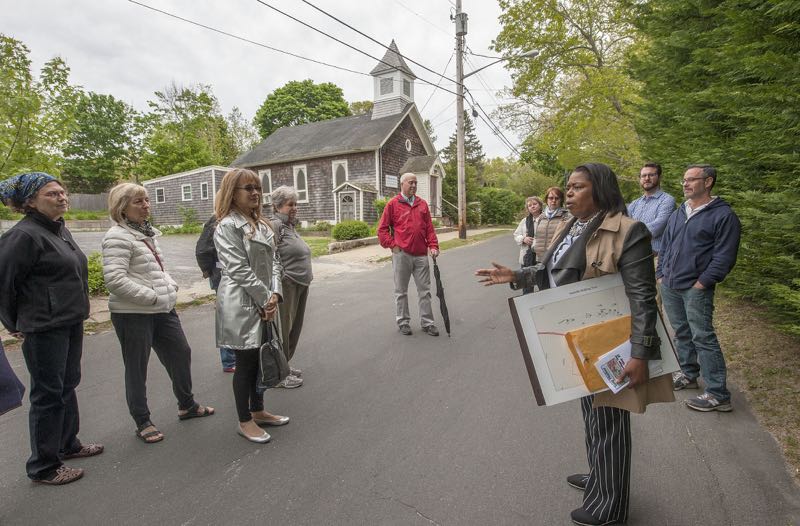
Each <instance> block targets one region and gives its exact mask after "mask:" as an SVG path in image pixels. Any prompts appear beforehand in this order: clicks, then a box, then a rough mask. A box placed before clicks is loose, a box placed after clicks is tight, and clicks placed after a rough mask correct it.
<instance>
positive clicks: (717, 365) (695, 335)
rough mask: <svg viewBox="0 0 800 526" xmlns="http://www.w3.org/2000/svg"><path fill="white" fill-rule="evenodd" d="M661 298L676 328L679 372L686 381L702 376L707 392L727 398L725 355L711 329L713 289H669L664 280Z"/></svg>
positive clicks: (728, 398)
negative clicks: (684, 376) (683, 375)
mask: <svg viewBox="0 0 800 526" xmlns="http://www.w3.org/2000/svg"><path fill="white" fill-rule="evenodd" d="M659 287H660V288H661V301H662V302H663V304H664V310H665V311H666V313H667V316H668V317H669V322H670V325H672V329H673V330H674V331H675V339H674V342H675V348H676V349H677V351H678V361H679V362H680V365H681V371H682V372H683V374H685V375H686V377H687V378H688V379H689V380H695V379H696V378H697V377H698V376H700V375H702V376H703V381H704V382H705V384H706V392H708V393H709V394H711V395H713V396H714V397H715V398H717V399H719V400H730V397H731V393H730V391H728V389H727V387H726V386H725V379H726V377H727V368H726V367H725V357H723V356H722V349H721V348H720V346H719V341H718V340H717V334H716V333H715V332H714V325H713V322H712V318H713V316H714V289H696V288H694V287H692V288H688V289H681V290H678V289H671V288H669V287H667V286H665V285H664V284H663V283H662V284H661V285H659Z"/></svg>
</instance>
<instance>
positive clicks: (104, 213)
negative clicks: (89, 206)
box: [64, 208, 108, 220]
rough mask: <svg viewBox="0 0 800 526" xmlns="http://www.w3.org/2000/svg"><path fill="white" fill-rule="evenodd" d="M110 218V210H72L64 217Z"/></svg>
mask: <svg viewBox="0 0 800 526" xmlns="http://www.w3.org/2000/svg"><path fill="white" fill-rule="evenodd" d="M106 218H108V210H80V209H77V208H76V209H75V210H70V211H69V212H67V213H66V214H64V219H78V220H97V219H106Z"/></svg>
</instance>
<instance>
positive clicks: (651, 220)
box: [628, 163, 675, 257]
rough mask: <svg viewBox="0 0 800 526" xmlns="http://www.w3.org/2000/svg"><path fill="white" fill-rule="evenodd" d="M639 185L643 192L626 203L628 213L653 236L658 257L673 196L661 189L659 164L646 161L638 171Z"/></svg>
mask: <svg viewBox="0 0 800 526" xmlns="http://www.w3.org/2000/svg"><path fill="white" fill-rule="evenodd" d="M639 186H641V187H642V190H643V191H644V193H643V194H642V197H640V198H639V199H636V200H635V201H633V202H632V203H631V204H629V205H628V215H629V216H630V217H631V218H633V219H635V220H637V221H641V222H642V223H644V224H645V226H647V229H648V230H650V234H651V235H652V236H653V253H654V254H655V255H656V257H658V251H659V250H660V249H661V235H662V234H663V233H664V229H665V228H666V227H667V219H669V216H670V215H671V214H672V212H674V211H675V198H674V197H672V196H671V195H669V194H668V193H666V192H665V191H663V190H662V189H661V165H660V164H656V163H647V164H645V165H644V166H643V167H642V169H641V170H640V171H639Z"/></svg>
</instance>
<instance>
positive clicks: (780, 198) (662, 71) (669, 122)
mask: <svg viewBox="0 0 800 526" xmlns="http://www.w3.org/2000/svg"><path fill="white" fill-rule="evenodd" d="M632 6H633V7H635V8H636V9H638V11H635V12H634V13H635V15H636V19H637V21H638V22H637V23H638V28H639V30H640V31H641V33H642V34H643V35H647V38H646V39H643V40H642V41H641V43H639V44H638V45H637V46H636V47H635V48H633V49H632V50H631V53H630V59H629V60H630V66H631V71H632V75H633V76H634V78H635V79H636V80H637V81H638V82H641V83H642V85H643V87H644V89H643V90H642V101H641V103H640V105H639V111H638V119H637V127H638V130H639V133H640V135H641V137H642V149H643V152H644V153H645V154H646V155H647V157H649V158H652V159H656V160H657V161H658V162H660V163H662V165H663V166H664V167H665V169H666V171H667V173H668V174H669V175H670V177H669V178H667V180H666V183H667V187H668V189H672V190H673V191H677V189H678V188H677V179H678V178H679V177H680V176H681V175H682V174H683V172H684V170H685V166H686V164H687V163H690V162H709V163H711V164H714V165H715V166H716V167H717V168H718V172H719V179H718V182H717V185H716V186H715V189H714V190H715V192H714V193H715V194H716V195H721V196H723V197H724V198H725V199H727V200H729V201H731V202H732V203H733V205H734V209H735V211H736V212H737V214H738V215H739V217H740V218H741V220H742V224H743V237H742V243H741V245H740V250H739V258H738V261H737V265H736V267H735V268H734V271H733V273H732V274H731V276H730V277H729V278H728V280H726V282H725V285H726V288H727V289H728V290H730V291H731V292H732V293H734V294H739V295H741V296H744V297H746V298H749V299H753V300H756V301H759V302H763V303H766V304H768V305H769V306H770V307H771V308H772V311H773V312H775V313H777V314H778V315H779V316H780V317H781V318H782V319H784V320H785V321H786V327H787V328H788V329H789V330H792V331H794V332H796V333H800V280H798V277H797V276H799V275H800V259H798V254H800V236H798V235H797V231H798V230H797V229H798V228H800V226H799V225H800V204H798V189H800V155H798V153H797V137H798V136H800V110H799V109H798V108H800V62H799V61H798V60H797V57H798V56H800V9H798V8H797V3H796V2H791V1H781V0H751V1H745V0H702V1H695V0H650V1H648V2H646V3H643V4H639V3H633V4H632Z"/></svg>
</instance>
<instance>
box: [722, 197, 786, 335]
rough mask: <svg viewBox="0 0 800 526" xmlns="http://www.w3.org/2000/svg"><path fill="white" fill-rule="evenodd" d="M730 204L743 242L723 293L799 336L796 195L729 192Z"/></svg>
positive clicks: (725, 282) (723, 284) (724, 283)
mask: <svg viewBox="0 0 800 526" xmlns="http://www.w3.org/2000/svg"><path fill="white" fill-rule="evenodd" d="M726 198H729V199H730V202H731V204H732V206H733V210H734V211H735V212H736V214H737V215H738V216H739V219H740V220H741V222H742V240H741V243H740V245H739V254H738V257H737V259H736V266H735V267H734V268H733V272H731V274H730V275H729V276H728V278H727V279H726V280H725V281H724V282H723V283H722V286H723V288H724V289H725V290H726V291H728V292H730V293H731V294H733V295H734V296H737V297H742V298H747V299H751V300H754V301H756V302H758V303H761V304H764V305H767V306H768V307H769V308H770V310H771V312H772V313H773V314H774V315H775V316H776V318H777V321H778V322H779V323H780V326H781V328H782V329H783V330H785V331H787V332H789V333H792V334H800V278H798V276H800V258H799V257H798V256H797V254H800V237H798V235H797V232H798V231H800V202H798V200H797V198H796V193H795V191H793V190H785V191H783V192H774V193H766V192H762V191H753V190H751V191H745V192H731V193H730V194H729V195H727V196H726Z"/></svg>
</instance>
